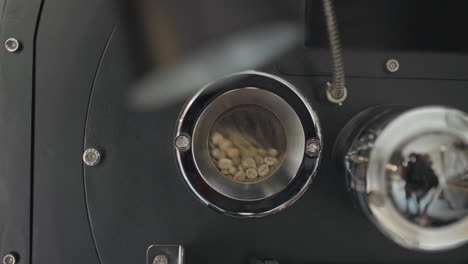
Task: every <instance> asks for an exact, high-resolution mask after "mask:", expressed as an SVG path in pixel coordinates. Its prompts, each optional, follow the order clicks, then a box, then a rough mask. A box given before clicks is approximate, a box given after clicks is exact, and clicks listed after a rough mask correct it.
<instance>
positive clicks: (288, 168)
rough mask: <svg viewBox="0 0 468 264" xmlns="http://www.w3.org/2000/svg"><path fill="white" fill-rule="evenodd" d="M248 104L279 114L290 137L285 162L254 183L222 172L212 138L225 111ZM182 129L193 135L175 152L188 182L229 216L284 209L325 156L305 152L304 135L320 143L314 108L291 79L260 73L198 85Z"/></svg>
mask: <svg viewBox="0 0 468 264" xmlns="http://www.w3.org/2000/svg"><path fill="white" fill-rule="evenodd" d="M257 85H258V86H257ZM245 105H247V106H248V105H256V106H258V107H261V108H263V109H265V110H267V111H268V112H271V113H272V114H273V115H274V116H276V118H277V119H278V120H279V121H280V123H281V125H282V126H283V129H284V134H285V137H286V142H287V143H286V151H285V155H284V161H283V162H282V164H281V166H279V168H278V169H277V170H276V171H275V172H274V173H273V174H272V175H271V176H270V177H266V178H265V179H264V180H260V181H256V182H251V183H244V182H238V181H234V180H232V179H229V178H228V177H225V176H223V175H222V174H221V173H220V171H219V169H218V168H216V165H215V163H214V162H213V160H212V157H211V156H210V152H209V147H210V143H209V140H208V138H209V136H210V133H211V129H212V127H213V124H214V123H215V122H216V120H218V118H219V117H220V116H221V115H222V114H223V113H224V112H225V111H228V110H229V109H232V108H233V107H236V106H245ZM182 134H185V135H188V136H190V137H191V138H192V146H191V148H190V149H189V150H188V151H185V152H182V151H176V157H177V162H178V166H179V169H180V172H181V174H182V176H183V178H184V180H185V182H186V183H187V185H188V187H189V188H190V189H191V190H192V192H193V193H194V194H195V195H196V196H197V197H198V199H200V201H202V202H203V203H204V204H206V205H208V206H209V207H210V208H212V209H215V210H217V211H219V212H222V213H224V214H227V215H230V216H236V217H260V216H265V215H269V214H272V213H275V212H278V211H280V210H282V209H284V208H286V207H287V206H289V205H290V204H292V203H293V202H295V201H296V200H297V199H298V198H299V197H300V196H301V195H302V194H303V193H304V192H305V191H306V190H307V188H308V186H309V185H310V183H311V181H312V178H313V176H315V174H316V171H317V167H318V164H319V162H320V160H321V155H320V153H318V155H317V156H313V157H309V156H308V155H306V154H305V152H306V147H305V142H306V140H309V139H314V140H317V141H318V142H319V145H320V146H321V145H322V138H321V131H320V126H319V123H318V118H317V116H316V114H315V112H314V111H313V110H312V108H311V107H310V105H309V104H308V103H307V101H306V99H305V98H304V97H303V96H302V95H301V94H300V93H299V92H298V91H297V89H296V88H295V87H294V86H293V85H292V84H290V83H288V82H286V81H285V80H283V79H281V78H279V77H277V76H274V75H271V74H266V73H262V72H256V71H246V72H240V73H236V74H233V75H230V76H227V77H225V78H222V79H220V80H217V81H215V82H213V83H210V84H208V85H207V86H206V87H204V88H203V89H202V90H200V91H199V92H198V93H197V94H196V95H195V96H194V97H192V99H190V100H189V101H188V103H187V104H186V105H185V107H184V109H183V110H182V112H181V114H180V116H179V119H178V126H177V131H176V135H175V137H177V136H178V135H182Z"/></svg>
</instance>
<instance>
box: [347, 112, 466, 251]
mask: <svg viewBox="0 0 468 264" xmlns="http://www.w3.org/2000/svg"><path fill="white" fill-rule="evenodd" d="M382 111H383V110H382ZM385 111H387V112H386V113H385V114H381V116H380V117H377V118H374V120H373V121H371V122H367V124H365V125H364V126H365V127H364V128H362V131H361V132H359V133H357V134H354V135H353V136H352V138H351V144H350V147H349V149H348V151H347V153H346V154H345V155H344V156H345V160H344V163H345V168H346V173H347V176H348V183H349V186H350V188H351V189H352V190H353V192H354V193H355V195H356V196H357V199H358V201H359V202H360V204H361V206H362V207H363V209H364V211H365V212H366V213H367V214H368V216H369V217H370V218H371V220H372V221H373V222H375V224H376V225H377V226H378V227H379V228H380V229H381V230H382V231H383V232H384V233H385V234H386V235H387V236H389V237H390V238H391V239H393V240H394V241H395V242H397V243H399V244H400V245H402V246H404V247H407V248H412V249H419V250H443V249H448V248H453V247H456V246H457V245H460V244H461V243H464V242H466V241H468V217H467V215H468V116H467V115H466V114H465V113H462V112H460V111H457V110H454V109H449V108H444V107H423V108H417V109H413V110H409V111H401V110H395V111H389V110H385ZM362 118H370V116H369V115H365V114H364V115H363V116H362V117H361V119H362ZM353 122H359V121H357V120H354V121H353ZM347 126H348V125H347ZM345 129H346V128H345ZM348 135H349V134H348Z"/></svg>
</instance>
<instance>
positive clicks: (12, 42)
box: [5, 38, 20, 52]
mask: <svg viewBox="0 0 468 264" xmlns="http://www.w3.org/2000/svg"><path fill="white" fill-rule="evenodd" d="M5 48H6V49H7V50H8V51H9V52H16V51H18V50H19V48H20V43H19V41H18V40H17V39H15V38H9V39H7V40H6V41H5Z"/></svg>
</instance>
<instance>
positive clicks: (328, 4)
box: [322, 0, 348, 105]
mask: <svg viewBox="0 0 468 264" xmlns="http://www.w3.org/2000/svg"><path fill="white" fill-rule="evenodd" d="M322 4H323V11H324V15H325V22H326V26H327V32H328V40H329V45H330V54H331V60H332V72H333V81H332V83H328V87H327V98H328V100H329V101H331V102H333V103H337V104H340V105H341V104H342V103H343V101H344V100H345V99H346V96H347V94H348V91H347V89H346V87H345V72H344V62H343V54H342V50H341V42H340V35H339V33H338V26H337V22H336V15H335V9H334V8H333V1H332V0H322Z"/></svg>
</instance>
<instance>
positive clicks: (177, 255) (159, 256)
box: [146, 245, 184, 264]
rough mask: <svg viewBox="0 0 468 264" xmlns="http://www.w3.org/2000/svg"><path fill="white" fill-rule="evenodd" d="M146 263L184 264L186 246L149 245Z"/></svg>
mask: <svg viewBox="0 0 468 264" xmlns="http://www.w3.org/2000/svg"><path fill="white" fill-rule="evenodd" d="M146 264H184V248H183V247H182V246H181V245H152V246H149V247H148V250H147V251H146Z"/></svg>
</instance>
